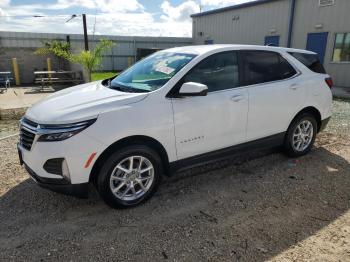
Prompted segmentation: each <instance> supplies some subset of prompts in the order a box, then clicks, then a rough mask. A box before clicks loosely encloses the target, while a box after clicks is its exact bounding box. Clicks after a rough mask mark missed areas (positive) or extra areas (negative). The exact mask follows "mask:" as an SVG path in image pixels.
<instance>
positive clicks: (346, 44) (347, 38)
mask: <svg viewBox="0 0 350 262" xmlns="http://www.w3.org/2000/svg"><path fill="white" fill-rule="evenodd" d="M333 62H350V33H341V34H336V35H335V44H334V51H333Z"/></svg>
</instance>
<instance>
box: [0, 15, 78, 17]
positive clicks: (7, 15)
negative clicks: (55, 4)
mask: <svg viewBox="0 0 350 262" xmlns="http://www.w3.org/2000/svg"><path fill="white" fill-rule="evenodd" d="M1 17H16V18H21V17H33V18H46V17H48V18H50V17H62V18H67V17H68V18H72V17H73V18H74V17H81V15H0V18H1Z"/></svg>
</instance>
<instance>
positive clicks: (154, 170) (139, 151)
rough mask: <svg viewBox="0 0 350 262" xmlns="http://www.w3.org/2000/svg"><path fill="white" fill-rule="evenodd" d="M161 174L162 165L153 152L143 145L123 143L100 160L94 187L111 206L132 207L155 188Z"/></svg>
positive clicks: (156, 154)
mask: <svg viewBox="0 0 350 262" xmlns="http://www.w3.org/2000/svg"><path fill="white" fill-rule="evenodd" d="M140 162H141V163H142V164H141V166H140ZM131 163H132V165H133V167H132V168H131ZM147 169H149V170H147ZM144 170H147V171H144ZM162 174H163V165H162V161H161V158H160V156H159V155H158V153H157V152H155V151H154V150H153V149H151V148H149V147H147V146H143V145H133V146H127V147H124V148H121V149H119V150H118V151H116V152H114V153H113V154H111V155H110V156H109V157H108V158H107V160H106V161H105V162H104V164H103V166H102V167H101V169H100V171H99V175H98V178H97V191H98V192H99V194H100V196H101V197H102V199H103V200H104V201H105V202H106V203H107V204H108V205H109V206H111V207H113V208H117V209H121V208H128V207H134V206H137V205H139V204H141V203H143V202H145V201H146V200H147V199H149V198H150V197H151V196H152V195H153V194H154V193H155V192H156V190H157V188H158V185H159V183H160V181H161V176H162ZM151 178H152V179H151ZM147 179H148V180H147ZM123 183H124V184H123ZM140 183H141V184H140ZM132 188H134V189H132ZM112 190H113V191H114V193H113V191H112ZM127 190H128V191H127ZM125 191H127V192H125Z"/></svg>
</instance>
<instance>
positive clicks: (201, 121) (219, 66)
mask: <svg viewBox="0 0 350 262" xmlns="http://www.w3.org/2000/svg"><path fill="white" fill-rule="evenodd" d="M238 64H239V63H238V55H237V52H234V51H230V52H224V53H218V54H214V55H212V56H210V57H208V58H205V59H204V60H202V61H201V62H200V63H199V64H197V65H196V66H195V67H194V68H192V70H191V71H190V72H189V73H187V75H185V76H184V77H183V79H182V80H181V81H180V82H179V83H178V85H177V87H176V88H179V87H180V86H181V85H182V84H183V83H186V82H196V83H201V84H205V85H207V86H208V94H207V96H198V97H184V98H172V104H173V111H174V123H175V137H176V149H177V155H178V158H179V159H184V158H188V157H191V156H195V155H200V154H203V153H207V152H211V151H215V150H218V149H222V148H225V147H229V146H232V145H236V144H240V143H243V142H245V139H246V124H247V113H248V93H247V90H246V89H245V88H242V87H241V85H240V73H239V66H238Z"/></svg>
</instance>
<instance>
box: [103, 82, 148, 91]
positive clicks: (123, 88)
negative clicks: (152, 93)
mask: <svg viewBox="0 0 350 262" xmlns="http://www.w3.org/2000/svg"><path fill="white" fill-rule="evenodd" d="M108 84H109V86H108V87H109V88H111V89H116V90H118V91H122V92H128V93H145V92H147V93H148V92H149V90H147V89H139V88H134V87H131V86H125V85H121V84H119V83H117V84H115V83H113V84H112V83H108Z"/></svg>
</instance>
